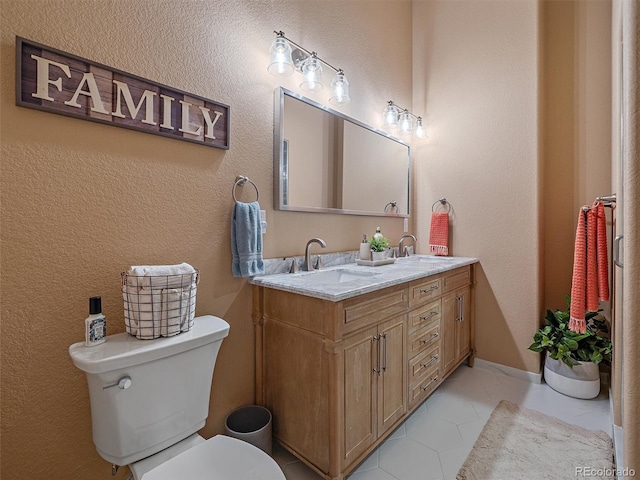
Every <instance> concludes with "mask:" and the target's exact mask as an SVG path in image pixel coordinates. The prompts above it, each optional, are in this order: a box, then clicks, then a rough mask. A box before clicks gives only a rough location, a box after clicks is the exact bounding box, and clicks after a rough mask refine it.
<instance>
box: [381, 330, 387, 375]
mask: <svg viewBox="0 0 640 480" xmlns="http://www.w3.org/2000/svg"><path fill="white" fill-rule="evenodd" d="M381 337H382V340H384V341H383V346H382V348H384V350H383V352H384V353H383V355H382V361H383V362H384V363H383V364H382V371H383V372H386V371H387V334H386V333H383V334H382V335H381Z"/></svg>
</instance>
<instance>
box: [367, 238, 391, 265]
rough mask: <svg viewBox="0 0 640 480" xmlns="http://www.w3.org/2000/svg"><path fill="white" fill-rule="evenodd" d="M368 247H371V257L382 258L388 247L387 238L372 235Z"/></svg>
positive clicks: (373, 258) (374, 258)
mask: <svg viewBox="0 0 640 480" xmlns="http://www.w3.org/2000/svg"><path fill="white" fill-rule="evenodd" d="M369 247H370V248H371V259H372V260H382V259H383V258H384V257H385V255H386V252H387V249H388V248H389V240H388V239H387V238H385V237H383V236H375V235H374V236H373V237H371V240H369Z"/></svg>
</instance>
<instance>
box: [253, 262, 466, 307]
mask: <svg viewBox="0 0 640 480" xmlns="http://www.w3.org/2000/svg"><path fill="white" fill-rule="evenodd" d="M476 262H478V259H477V258H471V257H434V256H431V255H412V256H410V257H403V258H398V259H396V262H395V263H393V264H388V265H379V266H375V267H372V266H364V265H358V264H356V263H344V264H341V265H335V266H331V267H327V268H324V269H322V270H315V271H313V272H300V273H277V274H272V275H259V276H256V277H253V279H252V280H251V283H252V284H253V285H258V286H261V287H268V288H275V289H278V290H284V291H287V292H293V293H299V294H301V295H307V296H310V297H315V298H321V299H324V300H329V301H332V302H339V301H342V300H346V299H348V298H352V297H355V296H358V295H362V294H364V293H369V292H374V291H376V290H380V289H382V288H387V287H391V286H394V285H399V284H401V283H405V282H409V281H411V280H417V279H420V278H424V277H428V276H430V275H435V274H438V273H442V272H446V271H448V270H453V269H455V268H458V267H462V266H465V265H471V264H473V263H476ZM328 272H334V273H328Z"/></svg>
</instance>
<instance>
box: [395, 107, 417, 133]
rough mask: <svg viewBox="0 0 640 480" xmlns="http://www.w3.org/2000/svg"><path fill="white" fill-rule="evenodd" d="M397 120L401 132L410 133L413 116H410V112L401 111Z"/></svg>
mask: <svg viewBox="0 0 640 480" xmlns="http://www.w3.org/2000/svg"><path fill="white" fill-rule="evenodd" d="M398 121H399V123H400V132H401V133H411V130H413V118H411V114H410V113H409V112H407V111H406V110H405V111H404V112H402V113H401V114H400V119H399V120H398Z"/></svg>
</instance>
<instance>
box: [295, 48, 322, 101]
mask: <svg viewBox="0 0 640 480" xmlns="http://www.w3.org/2000/svg"><path fill="white" fill-rule="evenodd" d="M302 76H303V77H304V80H303V81H302V83H301V84H300V88H301V89H302V90H305V91H307V92H317V91H319V90H322V65H320V61H319V60H318V59H317V58H316V57H314V56H313V55H312V56H310V57H309V58H307V59H306V60H305V61H304V62H302Z"/></svg>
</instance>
